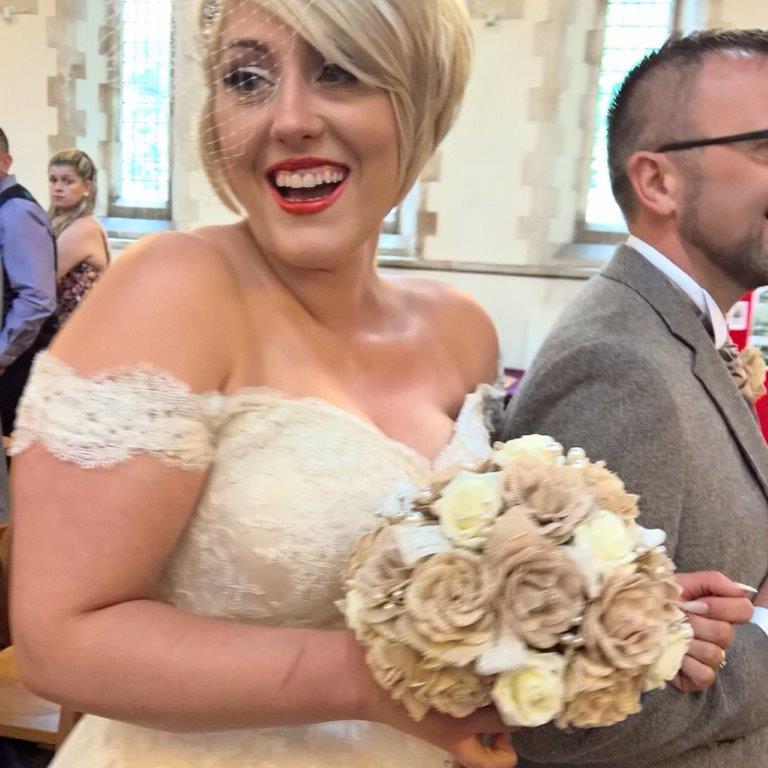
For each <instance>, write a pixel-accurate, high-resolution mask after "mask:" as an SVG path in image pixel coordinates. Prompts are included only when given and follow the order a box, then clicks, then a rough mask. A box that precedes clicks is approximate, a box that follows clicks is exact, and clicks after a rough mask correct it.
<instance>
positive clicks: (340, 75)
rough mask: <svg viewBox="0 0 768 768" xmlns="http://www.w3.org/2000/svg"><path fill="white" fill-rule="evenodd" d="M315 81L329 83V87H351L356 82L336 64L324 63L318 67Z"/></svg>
mask: <svg viewBox="0 0 768 768" xmlns="http://www.w3.org/2000/svg"><path fill="white" fill-rule="evenodd" d="M317 79H318V80H319V81H320V82H322V83H329V84H330V85H353V84H354V83H357V82H358V80H357V78H356V77H355V76H354V75H353V74H352V73H351V72H347V70H346V69H343V68H342V67H340V66H339V65H338V64H331V63H330V62H326V63H325V64H323V66H322V67H320V72H319V73H318V75H317Z"/></svg>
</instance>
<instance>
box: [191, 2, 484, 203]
mask: <svg viewBox="0 0 768 768" xmlns="http://www.w3.org/2000/svg"><path fill="white" fill-rule="evenodd" d="M250 1H251V0H224V3H223V5H224V11H225V12H224V13H222V14H221V15H220V18H219V21H218V22H216V23H214V25H213V27H210V26H208V27H207V28H206V30H205V31H206V35H205V38H206V40H207V44H206V47H205V50H204V72H205V77H206V87H207V98H206V105H205V107H204V110H203V115H202V118H201V123H200V143H201V152H202V160H203V167H204V168H205V171H206V174H207V175H208V178H209V180H210V183H211V185H212V186H213V189H214V190H215V191H216V193H217V195H218V196H219V198H220V199H221V201H222V202H223V203H224V204H225V205H226V206H227V207H228V208H229V209H230V210H232V211H234V212H236V213H241V212H242V208H241V206H240V205H239V204H238V202H237V200H236V198H235V195H234V193H233V192H232V189H231V187H230V185H229V182H228V179H227V174H226V169H225V168H224V166H223V163H222V162H221V157H220V156H221V145H220V137H219V134H218V130H217V126H216V120H215V110H214V109H213V101H214V95H215V89H216V72H217V69H218V66H217V65H218V61H217V47H218V41H219V37H220V29H219V28H218V27H217V24H218V25H220V24H221V19H222V18H224V17H225V16H226V10H227V9H228V8H230V7H231V6H232V4H233V3H235V2H250ZM254 4H256V5H258V6H260V7H262V8H264V10H266V11H269V12H270V13H273V14H274V15H275V16H276V17H278V18H279V19H280V20H281V21H283V22H284V23H286V24H287V25H289V26H290V27H291V28H292V29H294V30H296V32H297V33H298V34H299V35H300V36H301V37H302V38H303V39H304V40H306V41H307V43H309V45H311V46H312V47H314V48H315V49H316V50H318V51H319V52H320V53H321V54H322V55H323V56H324V57H325V58H326V59H328V60H329V61H332V62H333V63H335V64H337V65H339V66H340V67H343V68H344V69H346V70H347V71H349V72H351V73H352V74H354V75H355V76H356V77H357V78H358V79H359V80H361V82H363V83H365V84H367V85H369V86H371V87H375V88H381V89H382V90H384V91H385V92H387V93H388V94H389V96H390V98H391V100H392V106H393V109H394V112H395V117H396V120H397V125H398V134H399V147H398V149H399V191H398V196H397V200H396V202H400V201H401V200H402V199H403V198H404V197H405V195H406V194H407V193H408V191H409V190H410V189H411V187H412V186H413V185H414V184H415V183H416V181H417V180H418V177H419V175H420V173H421V171H422V169H423V168H424V165H425V164H426V163H427V161H428V160H429V158H430V157H431V156H432V155H433V154H434V152H435V150H436V149H437V148H438V146H439V145H440V143H441V142H442V140H443V139H444V138H445V136H446V134H447V133H448V131H449V130H450V128H451V126H452V125H453V123H454V121H455V119H456V117H457V115H458V112H459V109H460V106H461V102H462V99H463V96H464V92H465V89H466V85H467V81H468V79H469V73H470V68H471V61H472V36H471V28H470V21H469V14H468V12H467V9H466V7H465V5H464V2H463V1H462V0H416V1H414V0H259V2H255V3H254ZM200 22H201V31H202V25H203V22H204V19H203V16H202V15H201V19H200Z"/></svg>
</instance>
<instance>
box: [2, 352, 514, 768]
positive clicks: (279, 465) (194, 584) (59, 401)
mask: <svg viewBox="0 0 768 768" xmlns="http://www.w3.org/2000/svg"><path fill="white" fill-rule="evenodd" d="M499 396H500V393H499V391H498V390H496V389H494V388H492V387H489V386H487V385H482V386H480V387H479V388H478V389H477V391H475V392H474V393H472V394H470V395H468V396H467V398H466V401H465V403H464V406H463V408H462V410H461V413H460V415H459V417H458V419H457V421H456V424H455V429H454V433H453V436H452V438H451V440H450V442H449V443H448V445H446V446H445V448H444V449H443V450H442V452H441V453H440V456H439V457H438V459H437V460H436V461H435V462H434V465H430V463H429V462H428V461H427V460H426V459H425V458H423V457H422V456H420V455H419V454H418V453H416V452H415V451H413V450H412V449H410V448H409V447H407V446H405V445H403V444H402V443H399V442H397V441H395V440H393V439H391V438H388V437H387V436H385V435H384V434H383V433H382V432H380V431H379V430H378V429H376V428H375V427H374V426H373V425H371V424H369V423H367V422H365V421H363V420H361V419H360V418H358V417H357V416H355V415H354V414H351V413H349V412H347V411H345V410H343V409H341V408H338V407H336V406H334V405H331V404H330V403H328V402H325V401H323V400H320V399H316V398H302V399H293V398H289V397H287V396H285V395H282V394H280V393H279V392H276V391H274V390H270V389H265V388H258V387H253V388H244V389H241V390H239V391H238V392H236V393H235V394H233V395H222V394H220V393H206V394H193V393H192V392H191V391H190V390H189V388H188V387H187V386H186V385H185V384H183V383H182V382H180V381H178V380H176V379H175V378H173V377H172V376H170V375H167V374H163V373H159V372H157V371H153V370H151V369H149V368H143V369H134V370H123V371H115V372H111V373H108V374H103V375H100V376H98V377H96V378H90V379H86V378H83V377H81V376H79V375H78V374H77V373H76V372H75V371H74V370H73V369H72V368H70V367H69V366H67V365H66V364H64V363H63V362H61V361H59V360H58V359H57V358H55V357H53V356H52V355H51V354H50V353H48V352H43V353H41V354H40V355H39V356H38V358H37V360H36V363H35V366H34V369H33V373H32V376H31V377H30V382H29V385H28V387H27V390H26V393H25V395H24V398H23V400H22V403H21V406H20V408H19V413H18V417H17V422H16V432H15V435H14V442H13V446H12V449H11V452H12V454H17V453H20V452H21V451H23V450H24V449H25V448H27V447H28V446H30V445H31V444H33V443H35V442H40V443H42V444H43V445H44V446H45V447H46V448H47V450H49V451H50V452H51V453H53V454H54V455H55V456H57V457H58V458H60V459H62V460H65V461H69V462H73V463H75V464H78V465H80V466H82V467H86V468H93V467H112V466H115V465H117V464H120V463H121V462H125V461H128V460H129V459H130V458H131V456H132V455H134V454H137V453H149V454H152V455H154V456H156V457H157V458H158V459H159V460H161V461H163V462H165V463H166V464H169V465H172V466H177V467H183V468H185V469H188V470H197V471H204V470H208V469H210V476H209V480H208V482H207V485H206V488H205V491H204V494H203V496H202V498H201V500H200V502H199V504H198V506H197V508H196V509H195V511H194V513H193V515H192V516H191V519H190V521H189V523H188V525H187V528H186V530H185V532H184V534H183V536H182V538H181V540H180V541H179V543H178V545H177V547H176V549H175V551H174V553H173V555H172V557H171V558H170V561H169V563H168V565H167V568H166V570H165V573H164V576H163V578H162V581H161V584H160V585H159V593H158V599H160V600H163V601H165V602H167V603H170V604H172V605H175V606H178V607H179V608H180V609H182V610H185V611H189V612H192V613H195V614H200V615H204V616H212V617H226V618H227V619H230V620H231V621H236V622H251V623H256V624H264V625H280V626H291V627H339V626H340V625H341V624H342V621H341V617H340V614H339V612H338V609H337V608H336V605H335V603H336V601H337V600H338V599H339V598H340V597H341V588H340V582H339V574H340V573H341V571H342V568H343V566H344V563H345V560H346V558H347V555H348V553H349V552H350V550H351V548H352V546H353V544H354V542H355V541H356V539H357V537H358V536H359V535H360V534H361V533H363V532H364V531H366V530H367V529H369V528H371V527H372V526H373V525H375V524H376V522H377V518H376V515H375V512H376V510H377V509H379V508H381V507H382V505H383V504H385V503H386V502H387V500H388V499H391V498H392V493H393V489H398V488H400V489H404V488H406V487H413V486H417V487H418V486H419V485H421V484H422V483H423V481H424V479H425V478H426V477H427V475H428V473H429V472H430V471H431V470H432V469H433V468H436V467H445V466H449V465H453V464H456V463H462V462H466V461H470V460H475V459H478V458H482V457H485V456H487V455H488V453H489V450H490V448H489V431H488V428H487V425H486V422H487V420H488V416H489V413H490V412H492V411H493V406H494V405H497V404H498V402H499V400H498V398H499ZM447 758H448V755H446V754H445V753H444V752H442V751H440V750H438V749H436V748H435V747H433V746H431V745H429V744H427V743H425V742H422V741H419V740H418V739H414V738H410V737H407V736H405V735H403V734H401V733H399V732H397V731H395V730H392V729H390V728H388V727H386V726H382V725H377V724H373V723H367V722H333V723H323V724H320V725H313V726H306V727H285V728H268V729H258V730H257V729H254V730H248V731H231V732H225V733H199V734H175V733H165V732H161V731H155V730H151V729H147V728H141V727H138V726H134V725H129V724H126V723H122V722H117V721H112V720H106V719H104V718H100V717H94V716H90V715H88V716H86V717H84V718H83V719H82V720H81V721H80V722H79V723H78V725H77V727H76V729H75V730H74V731H73V733H72V734H71V736H70V737H69V739H68V740H67V742H66V743H65V745H64V746H63V747H62V748H61V750H60V751H59V752H58V754H57V755H56V757H55V759H54V761H53V764H52V768H404V767H405V768H410V767H412V768H443V766H444V764H445V763H446V760H447ZM449 764H450V761H449Z"/></svg>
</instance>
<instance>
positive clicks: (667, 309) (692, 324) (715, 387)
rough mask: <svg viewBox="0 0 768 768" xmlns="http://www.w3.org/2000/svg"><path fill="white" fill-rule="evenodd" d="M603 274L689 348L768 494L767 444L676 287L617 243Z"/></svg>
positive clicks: (697, 374)
mask: <svg viewBox="0 0 768 768" xmlns="http://www.w3.org/2000/svg"><path fill="white" fill-rule="evenodd" d="M601 274H602V275H603V276H604V277H606V278H608V279H609V280H615V281H617V282H619V283H623V284H624V285H626V286H628V287H629V288H631V289H632V290H634V291H635V292H637V293H638V294H640V296H642V297H643V298H644V299H645V300H646V301H647V302H648V304H650V306H651V307H652V308H653V309H654V311H655V312H656V313H657V314H658V315H659V316H660V317H661V319H662V320H663V321H664V323H665V324H666V325H667V327H668V328H669V331H670V333H671V334H672V335H673V336H675V337H676V338H678V339H679V340H680V341H681V342H682V343H684V344H686V345H687V346H688V347H690V349H691V350H693V375H694V376H695V377H696V378H697V379H698V380H699V381H700V382H701V384H702V385H703V387H704V388H705V389H706V391H707V392H708V393H709V396H710V397H711V398H712V401H713V402H714V403H715V405H716V407H717V409H718V410H719V411H720V413H721V414H722V417H723V420H724V421H725V423H726V424H727V425H728V428H729V430H730V432H731V434H732V435H733V438H734V440H735V441H736V444H737V445H738V446H739V448H740V450H741V453H742V454H743V456H744V459H745V461H746V462H747V464H748V466H749V467H750V468H751V469H752V472H753V474H754V475H755V478H756V479H757V481H758V482H759V483H760V486H761V488H762V490H763V493H764V494H765V496H766V498H768V446H767V445H766V443H765V440H764V439H763V436H762V434H761V433H760V429H759V427H758V425H757V422H756V420H755V417H754V414H753V413H752V412H751V411H750V409H749V407H748V406H747V404H746V403H745V402H744V400H743V399H742V397H741V395H740V394H739V391H738V389H737V387H736V386H735V385H734V383H733V381H732V379H731V375H730V373H729V371H728V369H727V368H726V366H725V364H724V362H723V361H722V359H721V358H720V355H719V353H718V351H717V350H716V349H715V346H714V344H713V343H712V339H711V338H710V337H709V334H708V333H707V331H706V330H705V328H704V326H703V324H702V323H701V321H700V320H699V318H698V317H697V316H696V313H695V312H694V311H693V309H692V308H691V307H690V306H688V303H687V302H686V301H685V299H684V298H683V297H682V296H680V294H679V292H678V289H677V288H676V287H675V286H673V284H672V283H671V282H670V281H669V280H668V279H667V278H666V277H665V276H664V275H663V274H662V273H661V272H659V270H658V269H656V267H654V266H653V265H652V264H650V263H649V262H648V261H647V260H646V259H645V258H643V256H641V255H640V254H639V253H637V252H636V251H635V250H634V249H632V248H630V247H628V246H621V247H620V248H619V249H618V251H617V252H616V254H615V255H614V257H613V259H611V261H610V262H609V263H608V264H607V265H606V266H605V268H604V269H603V270H602V272H601Z"/></svg>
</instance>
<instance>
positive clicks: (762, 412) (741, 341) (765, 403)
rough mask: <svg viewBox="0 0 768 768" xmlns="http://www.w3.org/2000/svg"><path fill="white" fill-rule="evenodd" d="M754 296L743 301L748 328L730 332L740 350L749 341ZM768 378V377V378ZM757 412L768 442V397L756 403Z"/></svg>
mask: <svg viewBox="0 0 768 768" xmlns="http://www.w3.org/2000/svg"><path fill="white" fill-rule="evenodd" d="M753 300H754V297H753V294H751V293H748V294H747V295H746V296H744V297H743V298H742V301H746V302H747V307H748V308H747V327H746V329H745V330H743V331H730V334H731V338H732V339H733V342H734V344H736V346H737V347H738V348H739V349H744V347H746V346H747V342H748V341H749V335H750V332H751V328H752V311H753ZM767 378H768V377H767ZM755 410H756V411H757V418H758V420H759V421H760V429H761V430H762V432H763V437H764V438H765V439H766V441H768V395H766V396H765V397H761V398H760V399H759V400H758V401H757V402H756V403H755Z"/></svg>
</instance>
